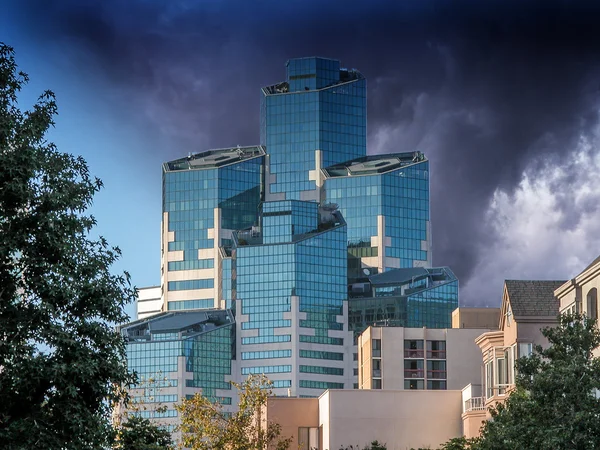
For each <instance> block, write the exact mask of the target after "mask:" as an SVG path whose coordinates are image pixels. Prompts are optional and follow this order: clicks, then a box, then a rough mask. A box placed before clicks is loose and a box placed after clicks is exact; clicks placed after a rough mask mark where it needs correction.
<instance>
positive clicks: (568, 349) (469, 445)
mask: <svg viewBox="0 0 600 450" xmlns="http://www.w3.org/2000/svg"><path fill="white" fill-rule="evenodd" d="M542 334H543V335H544V336H545V337H546V338H547V339H548V342H549V344H550V345H549V346H548V347H547V348H545V349H544V348H542V347H541V346H539V345H538V346H536V347H535V348H534V353H533V354H532V355H531V356H529V357H525V358H519V360H517V377H516V389H515V391H514V392H513V393H511V394H510V396H509V397H508V398H507V399H506V401H505V402H504V403H501V404H499V405H498V406H497V407H495V408H492V409H491V411H490V412H491V416H492V418H491V420H489V421H487V422H486V423H484V425H483V427H482V429H481V437H480V439H476V440H472V441H471V442H468V441H465V445H464V446H462V447H460V446H456V447H443V448H448V449H449V448H454V449H456V450H461V449H472V450H513V449H514V450H516V449H519V450H528V449H532V450H533V449H536V450H538V449H542V450H546V449H547V450H561V449H564V450H567V449H568V450H579V449H580V450H584V449H586V450H590V449H591V450H593V449H598V448H600V400H599V399H598V395H597V393H598V392H599V390H600V360H598V359H596V358H594V356H593V354H592V351H593V350H594V349H596V348H597V347H598V346H599V345H600V331H599V330H598V328H597V326H596V321H595V320H592V319H588V318H586V317H585V316H582V315H577V314H575V315H562V316H560V317H559V324H558V326H557V327H555V328H545V329H544V330H542ZM457 444H458V442H457ZM446 445H447V444H446Z"/></svg>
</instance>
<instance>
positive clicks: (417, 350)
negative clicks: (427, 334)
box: [404, 340, 425, 358]
mask: <svg viewBox="0 0 600 450" xmlns="http://www.w3.org/2000/svg"><path fill="white" fill-rule="evenodd" d="M424 354H425V352H424V351H423V341H422V340H405V341H404V357H405V358H423V357H424Z"/></svg>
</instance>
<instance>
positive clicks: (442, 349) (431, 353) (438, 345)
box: [427, 341, 446, 359]
mask: <svg viewBox="0 0 600 450" xmlns="http://www.w3.org/2000/svg"><path fill="white" fill-rule="evenodd" d="M427 358H428V359H446V341H427Z"/></svg>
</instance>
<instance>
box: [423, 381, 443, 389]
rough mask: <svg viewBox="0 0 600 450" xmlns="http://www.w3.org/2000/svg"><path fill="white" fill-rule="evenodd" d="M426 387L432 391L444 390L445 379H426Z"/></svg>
mask: <svg viewBox="0 0 600 450" xmlns="http://www.w3.org/2000/svg"><path fill="white" fill-rule="evenodd" d="M427 389H429V390H432V391H445V390H446V381H445V380H427Z"/></svg>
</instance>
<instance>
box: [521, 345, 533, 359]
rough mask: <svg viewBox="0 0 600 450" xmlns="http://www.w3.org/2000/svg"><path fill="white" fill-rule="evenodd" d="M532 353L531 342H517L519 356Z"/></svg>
mask: <svg viewBox="0 0 600 450" xmlns="http://www.w3.org/2000/svg"><path fill="white" fill-rule="evenodd" d="M532 353H533V344H532V343H531V342H519V358H523V357H524V356H529V355H531V354H532Z"/></svg>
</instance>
